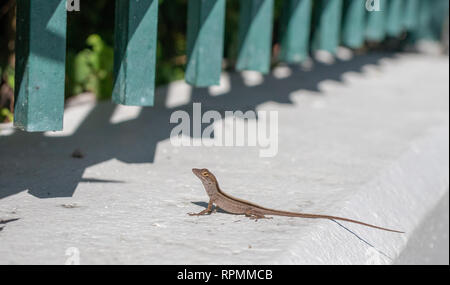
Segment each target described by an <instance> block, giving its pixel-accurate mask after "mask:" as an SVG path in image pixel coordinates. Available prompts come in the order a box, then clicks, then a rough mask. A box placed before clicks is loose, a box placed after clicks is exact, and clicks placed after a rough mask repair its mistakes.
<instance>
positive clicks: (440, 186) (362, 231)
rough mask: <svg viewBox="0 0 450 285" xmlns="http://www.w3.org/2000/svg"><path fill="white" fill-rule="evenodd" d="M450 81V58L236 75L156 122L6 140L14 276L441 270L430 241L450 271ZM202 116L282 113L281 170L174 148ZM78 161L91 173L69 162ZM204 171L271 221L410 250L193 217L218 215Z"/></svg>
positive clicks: (93, 115) (234, 152)
mask: <svg viewBox="0 0 450 285" xmlns="http://www.w3.org/2000/svg"><path fill="white" fill-rule="evenodd" d="M448 78H449V61H448V57H437V56H430V55H423V54H401V55H398V54H371V55H364V56H356V57H353V58H350V59H348V60H339V59H338V60H336V62H335V63H333V64H327V63H319V62H315V63H314V64H312V65H304V66H300V67H295V66H292V67H289V68H288V67H282V68H278V69H277V70H276V71H274V73H273V74H272V75H270V76H264V77H262V76H258V75H257V74H256V75H255V74H251V73H249V74H243V75H240V74H228V75H224V79H223V84H222V86H220V87H216V88H213V89H211V90H208V89H195V90H192V89H191V88H190V87H188V86H186V85H185V84H183V83H181V82H178V83H174V84H172V85H170V86H169V87H168V88H162V89H160V90H158V95H157V98H158V100H159V103H158V107H156V108H144V109H142V108H125V107H117V106H115V105H113V104H109V103H102V104H98V105H95V104H93V103H89V100H88V101H87V103H86V102H82V103H80V104H73V106H71V107H68V108H67V110H66V117H65V131H64V132H62V133H53V134H52V133H47V134H26V133H22V132H19V131H14V130H12V129H11V128H10V127H8V126H6V127H5V126H3V127H2V129H1V130H0V133H1V135H0V151H1V153H0V219H3V220H7V219H19V220H15V221H11V222H9V223H5V224H2V225H0V227H1V228H2V230H1V231H0V264H35V263H37V264H65V263H66V262H69V263H70V262H75V263H76V261H77V260H78V259H77V258H78V257H79V261H80V263H81V264H172V263H175V264H198V263H200V264H391V263H418V264H420V263H429V262H432V261H430V260H433V259H432V258H431V259H428V257H426V258H425V256H426V254H427V252H428V249H427V248H426V247H423V248H420V249H418V248H417V247H416V246H415V245H414V239H415V237H416V234H417V233H418V232H419V233H420V232H423V233H424V235H425V237H423V238H419V240H426V239H427V236H428V238H432V239H433V244H434V245H435V246H439V247H441V246H443V245H442V244H444V243H445V241H447V247H446V248H445V251H446V252H447V256H448V210H447V211H446V212H445V213H441V215H443V214H446V218H447V223H446V224H445V223H444V224H441V226H440V229H443V230H438V231H436V232H434V230H435V228H433V227H432V228H428V227H427V226H426V225H427V223H426V222H425V219H426V218H427V217H429V215H430V213H431V215H433V214H432V213H434V211H436V209H439V207H440V206H439V207H438V205H440V204H439V203H440V202H442V201H443V200H445V199H447V200H448V196H447V195H448V189H449V177H448V173H449V172H448V171H449V160H448V155H449V146H448V145H449V113H448V111H449V110H448V108H449V100H448V99H449V98H448V97H449V96H448V93H449V80H448ZM193 102H202V103H203V108H204V110H210V109H211V110H220V111H225V110H233V111H235V110H242V111H247V110H277V111H279V153H278V155H277V156H276V157H274V158H265V159H261V158H259V156H258V154H259V149H257V148H253V147H240V148H237V147H235V148H218V147H213V148H209V147H191V148H186V147H185V148H182V147H181V148H179V147H174V146H172V144H171V143H170V140H169V135H170V132H171V129H172V127H173V126H171V125H170V124H169V118H170V115H171V114H172V113H173V112H174V111H176V110H186V111H191V109H192V103H193ZM76 149H79V150H80V151H81V152H82V153H83V154H84V158H82V159H74V158H72V157H71V154H72V153H73V151H74V150H76ZM193 167H206V168H209V169H210V170H211V171H213V172H214V173H215V174H216V176H217V177H218V179H219V181H220V183H221V186H222V188H223V189H224V190H225V191H227V192H229V193H230V194H232V195H235V196H238V197H241V198H244V199H247V200H251V201H253V202H257V203H259V204H262V205H264V206H268V207H273V208H278V209H285V210H291V211H303V212H307V213H318V214H332V215H339V216H344V217H349V218H354V219H360V220H363V221H365V222H369V223H374V224H377V225H381V226H386V227H391V228H395V229H399V230H404V231H406V234H395V233H389V232H383V231H379V230H375V229H371V228H366V227H363V226H359V225H355V224H349V223H344V222H342V223H339V224H338V223H335V222H333V221H328V220H307V219H298V218H284V217H275V218H274V219H273V220H261V221H258V222H254V221H250V220H248V219H246V218H245V217H241V216H233V215H228V214H224V213H217V214H214V215H212V216H207V217H190V216H187V215H186V213H188V212H193V211H200V210H202V209H204V207H205V205H206V202H207V201H208V200H207V197H206V194H205V193H204V190H203V188H202V186H201V184H200V182H199V181H198V180H197V178H195V177H194V176H193V175H192V173H191V168H193ZM430 231H433V233H431V232H430ZM443 250H444V249H442V251H443ZM419 251H420V252H423V254H419V253H420V252H419ZM409 253H410V254H412V255H414V258H407V257H405V256H407V254H409ZM399 256H400V258H399ZM421 256H423V257H424V258H420V257H421ZM439 260H442V259H441V258H439ZM447 260H448V257H447ZM436 262H440V261H436Z"/></svg>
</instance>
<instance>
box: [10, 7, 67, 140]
mask: <svg viewBox="0 0 450 285" xmlns="http://www.w3.org/2000/svg"><path fill="white" fill-rule="evenodd" d="M66 23H67V12H66V1H65V0H33V1H30V0H17V38H16V47H17V48H16V72H15V82H16V83H15V86H16V88H15V113H14V126H15V127H17V128H19V129H22V130H25V131H28V132H43V131H59V130H62V129H63V115H64V84H65V60H66Z"/></svg>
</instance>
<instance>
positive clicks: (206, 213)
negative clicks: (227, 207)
mask: <svg viewBox="0 0 450 285" xmlns="http://www.w3.org/2000/svg"><path fill="white" fill-rule="evenodd" d="M188 215H189V216H205V215H211V211H209V210H203V211H201V212H200V213H188Z"/></svg>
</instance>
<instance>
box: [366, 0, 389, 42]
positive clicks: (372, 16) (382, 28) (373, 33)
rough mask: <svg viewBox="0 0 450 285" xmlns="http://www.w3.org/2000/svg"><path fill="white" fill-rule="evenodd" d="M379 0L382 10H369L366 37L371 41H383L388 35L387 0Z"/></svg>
mask: <svg viewBox="0 0 450 285" xmlns="http://www.w3.org/2000/svg"><path fill="white" fill-rule="evenodd" d="M378 1H379V2H378V3H379V4H380V7H379V9H380V10H379V11H376V10H370V11H368V12H367V13H368V15H367V25H366V39H367V40H369V41H382V40H384V38H385V37H386V19H387V12H386V8H387V7H388V6H387V0H378Z"/></svg>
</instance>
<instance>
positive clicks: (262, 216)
mask: <svg viewBox="0 0 450 285" xmlns="http://www.w3.org/2000/svg"><path fill="white" fill-rule="evenodd" d="M245 216H246V217H248V218H249V219H250V220H255V222H257V221H258V220H260V219H267V220H270V219H273V218H272V217H266V216H264V215H258V214H251V213H246V214H245Z"/></svg>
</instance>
